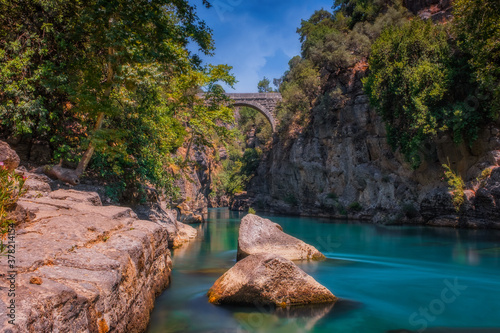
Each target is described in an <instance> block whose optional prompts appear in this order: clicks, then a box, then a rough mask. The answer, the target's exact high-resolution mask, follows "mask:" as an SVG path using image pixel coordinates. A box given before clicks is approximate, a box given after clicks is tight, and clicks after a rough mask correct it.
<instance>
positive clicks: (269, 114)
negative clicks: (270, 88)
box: [226, 93, 282, 133]
mask: <svg viewBox="0 0 500 333" xmlns="http://www.w3.org/2000/svg"><path fill="white" fill-rule="evenodd" d="M226 95H227V96H228V97H229V98H231V99H232V100H233V103H232V105H233V106H235V107H238V106H248V107H250V108H252V109H255V110H257V111H259V112H260V113H262V114H263V115H264V116H265V117H266V118H267V120H268V121H269V123H270V124H271V128H272V130H273V133H274V132H276V127H277V119H276V106H277V104H278V102H279V101H281V99H282V97H281V94H280V93H226Z"/></svg>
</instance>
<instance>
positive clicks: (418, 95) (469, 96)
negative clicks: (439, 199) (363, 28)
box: [364, 19, 490, 167]
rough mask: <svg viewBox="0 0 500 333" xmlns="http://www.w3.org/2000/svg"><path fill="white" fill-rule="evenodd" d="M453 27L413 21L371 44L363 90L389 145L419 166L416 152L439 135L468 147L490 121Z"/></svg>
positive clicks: (412, 163) (389, 31) (466, 55)
mask: <svg viewBox="0 0 500 333" xmlns="http://www.w3.org/2000/svg"><path fill="white" fill-rule="evenodd" d="M450 36H453V26H450V25H445V26H443V25H435V24H433V23H432V22H430V21H428V22H423V21H421V20H419V19H414V20H413V21H411V22H408V23H407V24H405V25H404V26H403V27H389V28H387V29H386V30H385V31H384V33H382V35H381V36H380V38H379V39H377V41H376V42H375V43H374V44H373V46H372V52H371V56H370V60H369V66H370V75H369V76H368V77H367V78H366V80H365V81H364V86H365V91H366V93H367V94H368V96H369V98H370V101H371V103H372V105H374V106H375V107H376V108H377V110H378V112H379V114H380V115H381V116H382V119H383V120H384V121H385V123H386V128H387V134H388V141H389V143H390V144H391V145H392V146H393V148H394V149H397V148H399V149H401V152H402V153H403V154H404V155H405V156H406V158H407V160H408V161H409V162H410V163H411V165H412V166H413V167H418V166H419V165H420V163H421V162H422V161H421V160H420V154H419V149H420V147H421V146H422V144H423V143H425V142H428V141H432V139H434V138H436V137H437V136H438V135H440V134H441V133H451V134H452V136H453V139H454V141H455V142H456V143H460V142H462V141H464V140H465V141H466V142H468V143H472V142H473V141H474V140H475V139H476V138H477V135H478V132H479V130H480V128H481V127H482V126H483V125H484V124H485V123H486V122H487V121H488V120H490V112H489V111H488V107H487V101H485V100H484V99H479V98H478V97H477V96H474V95H473V94H476V93H477V89H476V87H477V85H476V84H475V83H474V82H473V80H472V70H471V68H470V66H469V65H468V61H467V60H468V59H469V58H470V56H469V55H468V54H467V53H465V52H463V51H461V50H460V49H459V48H458V46H457V43H456V39H454V38H451V37H450Z"/></svg>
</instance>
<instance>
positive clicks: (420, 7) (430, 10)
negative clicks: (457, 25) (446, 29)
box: [403, 0, 452, 21]
mask: <svg viewBox="0 0 500 333" xmlns="http://www.w3.org/2000/svg"><path fill="white" fill-rule="evenodd" d="M403 3H404V6H405V7H406V8H408V9H409V10H410V11H411V12H412V13H413V14H415V15H419V16H420V17H421V18H423V19H428V18H431V19H432V20H434V21H442V20H449V19H450V18H451V17H452V15H451V9H452V0H405V1H403Z"/></svg>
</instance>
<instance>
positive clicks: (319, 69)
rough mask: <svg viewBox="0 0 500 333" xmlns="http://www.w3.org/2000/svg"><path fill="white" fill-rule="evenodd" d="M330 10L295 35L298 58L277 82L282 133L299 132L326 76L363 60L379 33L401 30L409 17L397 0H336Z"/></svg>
mask: <svg viewBox="0 0 500 333" xmlns="http://www.w3.org/2000/svg"><path fill="white" fill-rule="evenodd" d="M334 8H335V10H334V12H333V13H330V12H328V11H326V10H318V11H316V12H315V13H314V14H313V15H312V16H311V17H310V18H309V19H308V20H303V21H302V23H301V26H300V28H298V29H297V32H298V33H299V35H300V40H301V42H302V55H301V57H299V56H297V57H295V58H293V59H292V60H291V61H290V63H289V66H290V69H289V71H287V72H286V73H285V75H284V76H283V77H282V79H281V80H282V82H283V83H282V84H281V86H280V92H281V94H282V96H283V103H281V105H280V106H279V108H278V119H279V122H280V125H281V127H282V128H286V127H291V128H293V127H294V126H292V125H293V124H295V125H296V126H295V127H296V128H299V127H301V126H304V125H305V124H306V123H307V121H308V120H309V118H310V117H309V111H310V110H311V109H312V108H313V107H314V106H315V105H316V102H317V101H319V100H320V98H319V97H321V95H323V94H327V93H329V91H328V89H329V87H328V82H327V80H328V77H329V74H332V75H338V74H339V72H341V71H343V70H346V69H348V68H349V67H352V66H354V65H355V64H356V63H357V62H359V61H361V60H364V59H366V58H367V57H368V55H369V53H370V46H371V44H372V43H373V41H374V40H375V39H376V38H377V37H378V36H379V35H380V33H381V31H382V30H383V29H384V27H386V26H390V25H402V24H403V23H404V22H405V21H406V20H407V17H408V16H409V14H408V12H407V10H406V9H405V8H404V7H403V6H402V4H401V2H400V1H397V0H385V1H358V0H349V1H348V0H337V1H336V2H335V6H334Z"/></svg>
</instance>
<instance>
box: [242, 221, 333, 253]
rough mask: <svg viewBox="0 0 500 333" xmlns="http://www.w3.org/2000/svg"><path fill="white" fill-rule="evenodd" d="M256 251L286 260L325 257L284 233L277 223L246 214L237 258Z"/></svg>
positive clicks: (312, 247) (311, 247)
mask: <svg viewBox="0 0 500 333" xmlns="http://www.w3.org/2000/svg"><path fill="white" fill-rule="evenodd" d="M258 253H272V254H275V255H279V256H282V257H284V258H286V259H288V260H309V259H313V260H319V259H323V258H325V256H324V255H323V254H322V253H321V252H319V251H318V250H317V249H316V248H315V247H314V246H311V245H308V244H306V243H304V242H303V241H301V240H300V239H297V238H295V237H293V236H290V235H288V234H286V233H284V232H283V229H282V228H281V226H280V225H279V224H277V223H274V222H271V221H270V220H267V219H263V218H261V217H259V216H256V215H253V214H248V215H246V216H245V217H244V218H243V219H242V220H241V224H240V230H239V236H238V253H237V259H238V260H241V259H243V258H245V257H247V256H249V255H252V254H258Z"/></svg>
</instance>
